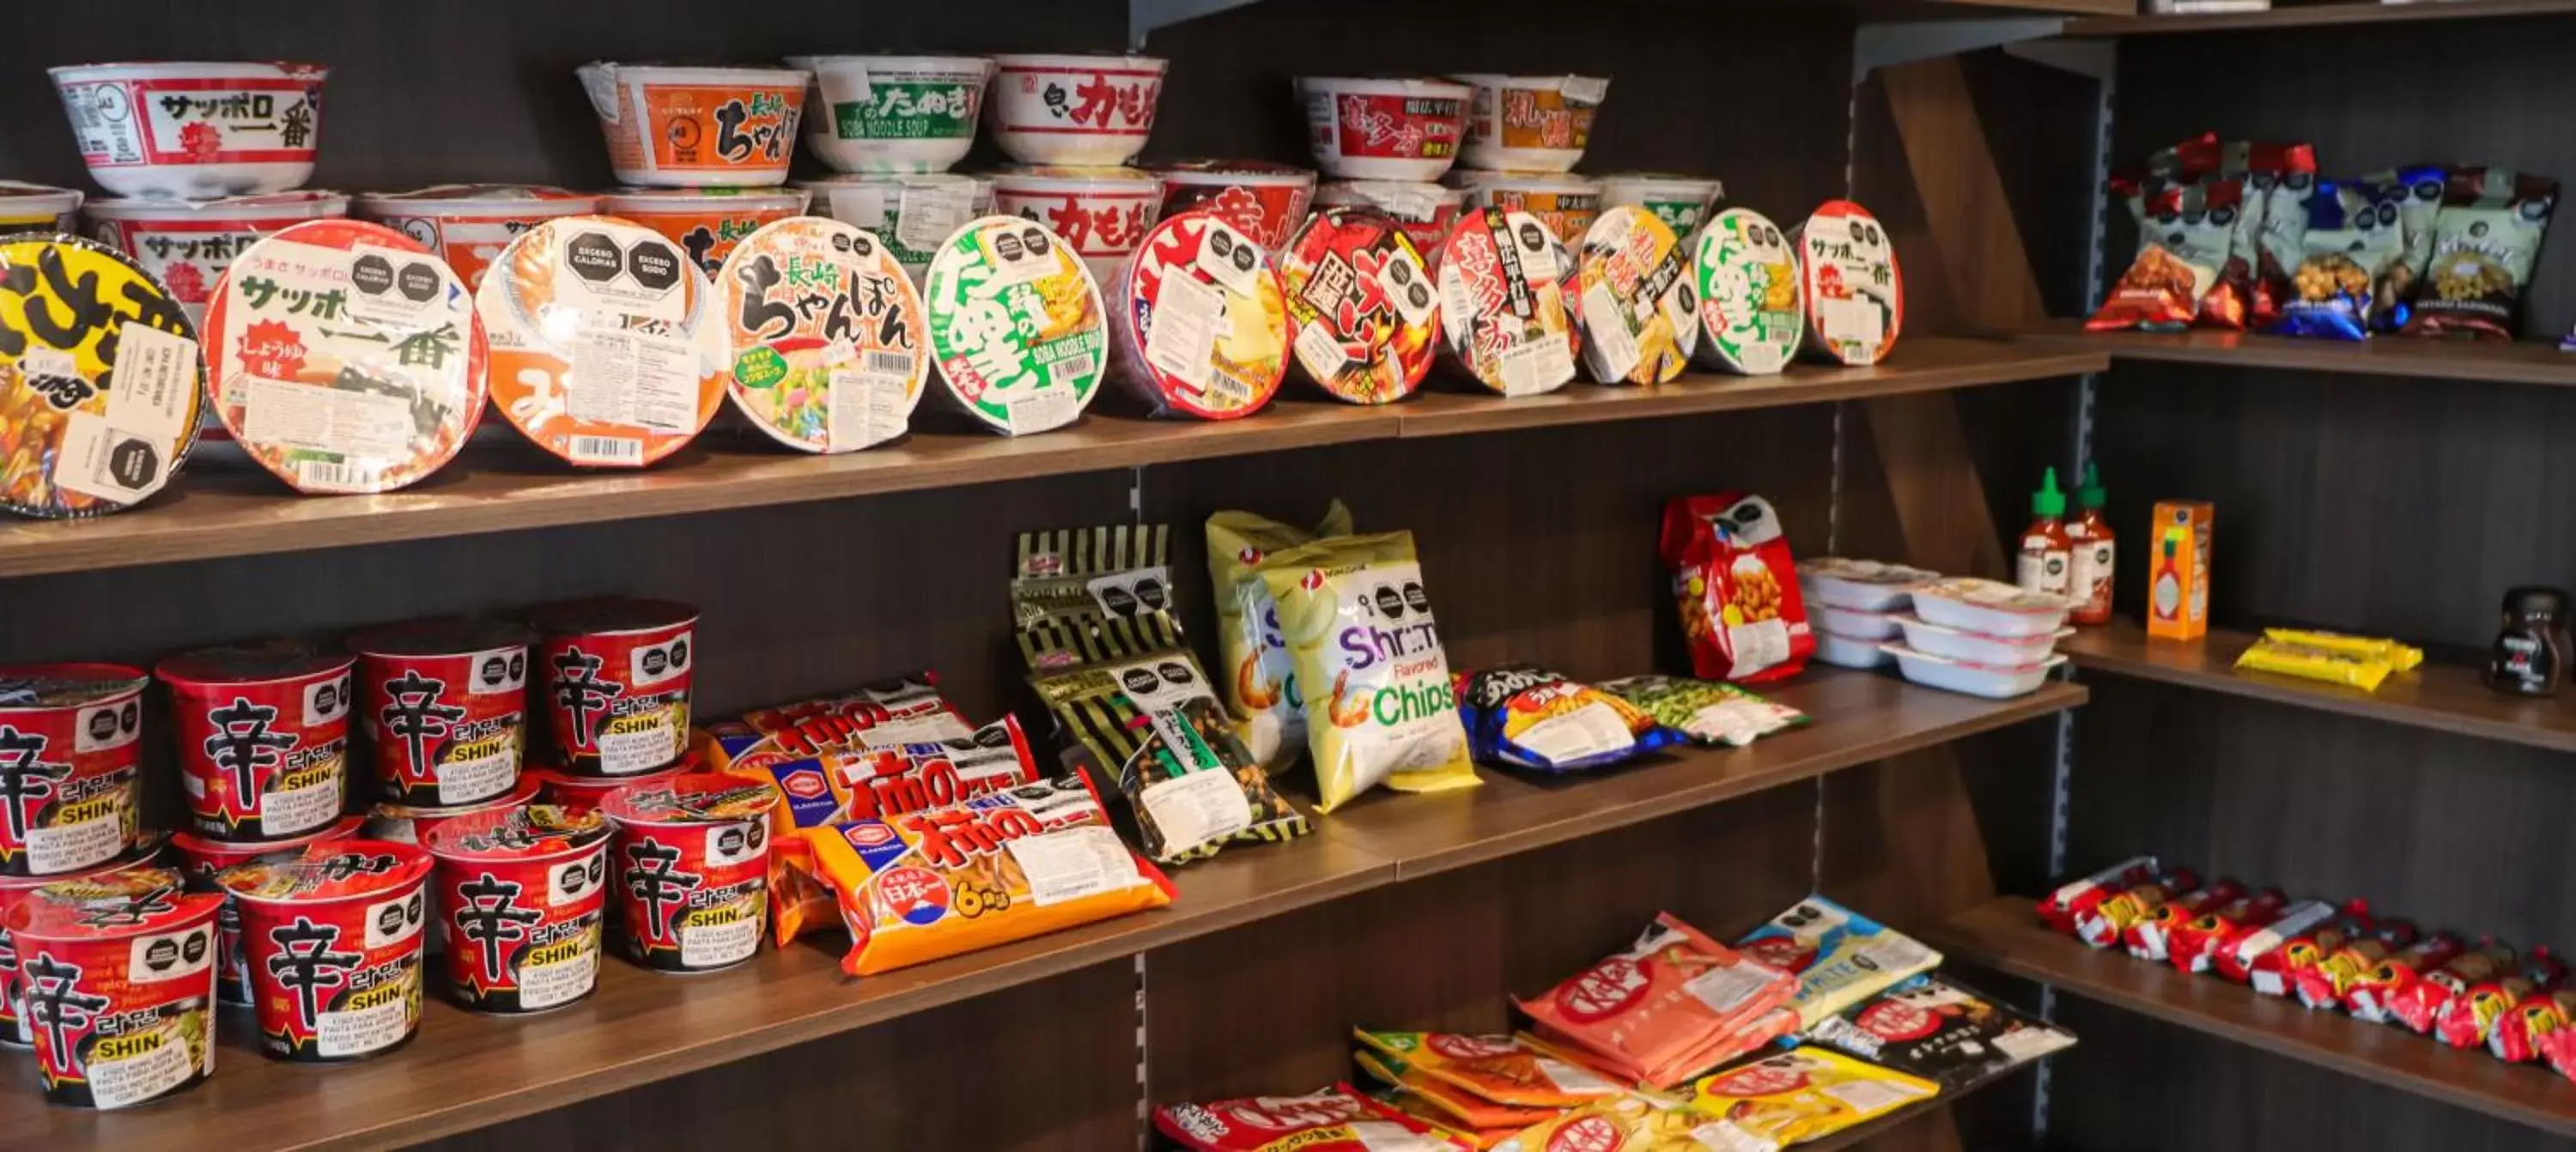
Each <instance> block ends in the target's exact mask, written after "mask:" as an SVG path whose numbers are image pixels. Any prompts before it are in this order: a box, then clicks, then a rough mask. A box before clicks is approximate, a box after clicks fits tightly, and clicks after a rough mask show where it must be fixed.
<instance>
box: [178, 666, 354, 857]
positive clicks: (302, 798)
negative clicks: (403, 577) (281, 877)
mask: <svg viewBox="0 0 2576 1152" xmlns="http://www.w3.org/2000/svg"><path fill="white" fill-rule="evenodd" d="M356 662H357V661H356V658H355V657H351V656H325V655H321V654H318V653H316V652H314V651H313V650H312V649H311V648H308V647H306V646H304V645H302V644H300V643H297V642H295V641H291V640H272V641H263V642H259V643H255V644H236V645H228V646H225V647H220V648H206V649H201V650H199V651H195V652H189V653H185V654H183V655H178V656H173V657H170V658H169V659H167V660H163V661H162V662H161V663H160V664H159V665H158V666H156V667H155V668H153V670H152V674H153V675H154V676H156V677H159V678H160V680H161V682H162V683H164V684H167V685H169V686H170V713H171V719H172V722H173V723H174V725H175V726H176V727H177V729H178V734H179V773H180V778H179V782H180V784H181V785H182V786H183V787H184V788H185V790H186V791H187V793H188V816H189V820H190V822H191V823H192V824H193V825H194V826H195V828H196V830H197V831H198V832H201V833H204V834H205V835H207V836H211V837H213V838H215V839H217V840H228V841H232V842H235V843H242V842H249V841H263V840H268V841H274V840H292V839H295V838H296V837H299V836H307V835H311V834H312V833H315V832H319V831H321V830H323V829H325V828H328V827H330V826H331V825H332V823H333V822H335V821H337V820H339V819H340V811H341V809H342V807H343V806H344V805H345V803H346V801H347V799H348V794H349V788H348V759H349V706H350V704H351V703H352V700H351V696H350V690H349V668H350V666H351V665H352V664H355V663H356Z"/></svg>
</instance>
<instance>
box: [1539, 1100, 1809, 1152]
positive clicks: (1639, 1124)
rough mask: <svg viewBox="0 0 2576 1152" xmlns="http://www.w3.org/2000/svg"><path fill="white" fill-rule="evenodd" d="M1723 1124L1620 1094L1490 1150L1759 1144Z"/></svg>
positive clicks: (1717, 1150)
mask: <svg viewBox="0 0 2576 1152" xmlns="http://www.w3.org/2000/svg"><path fill="white" fill-rule="evenodd" d="M1725 1127H1726V1126H1725V1124H1724V1122H1723V1121H1718V1120H1712V1119H1710V1118H1709V1117H1707V1116H1704V1115H1701V1114H1700V1113H1698V1112H1696V1111H1692V1110H1689V1109H1685V1108H1667V1107H1662V1106H1660V1105H1658V1104H1656V1103H1655V1102H1654V1101H1652V1100H1649V1099H1646V1098H1644V1097H1641V1096H1620V1097H1616V1098H1613V1099H1609V1100H1599V1101H1595V1102H1593V1103H1590V1104H1586V1105H1584V1106H1583V1107H1580V1108H1577V1109H1574V1110H1573V1111H1570V1112H1567V1113H1566V1114H1565V1115H1563V1116H1559V1117H1557V1118H1556V1119H1554V1120H1549V1121H1546V1122H1544V1123H1540V1124H1534V1125H1531V1126H1530V1127H1528V1128H1524V1129H1522V1130H1521V1131H1520V1133H1519V1134H1518V1135H1516V1136H1513V1137H1512V1138H1511V1139H1508V1140H1505V1141H1503V1142H1502V1143H1500V1144H1496V1145H1494V1152H1566V1150H1568V1149H1581V1150H1582V1152H1744V1150H1745V1149H1752V1148H1758V1147H1760V1145H1758V1144H1751V1143H1740V1142H1736V1141H1734V1140H1732V1139H1730V1138H1731V1137H1733V1136H1734V1135H1735V1134H1734V1133H1733V1132H1730V1131H1726V1130H1725Z"/></svg>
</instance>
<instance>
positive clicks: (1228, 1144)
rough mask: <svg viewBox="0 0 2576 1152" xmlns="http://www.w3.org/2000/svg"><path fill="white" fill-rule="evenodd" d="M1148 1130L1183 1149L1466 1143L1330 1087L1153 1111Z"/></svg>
mask: <svg viewBox="0 0 2576 1152" xmlns="http://www.w3.org/2000/svg"><path fill="white" fill-rule="evenodd" d="M1154 1130H1155V1131H1158V1132H1161V1133H1162V1134H1163V1135H1164V1136H1165V1137H1167V1138H1169V1139H1171V1140H1172V1141H1173V1142H1175V1143H1177V1144H1179V1145H1180V1146H1181V1147H1183V1148H1187V1149H1190V1150H1191V1152H1451V1150H1453V1149H1454V1150H1459V1152H1466V1150H1467V1149H1469V1148H1470V1147H1471V1146H1470V1145H1468V1144H1466V1143H1464V1142H1462V1141H1459V1140H1457V1139H1454V1138H1451V1137H1447V1136H1442V1135H1438V1134H1436V1133H1435V1132H1434V1131H1433V1130H1432V1128H1431V1126H1430V1125H1428V1124H1425V1123H1423V1122H1422V1121H1421V1120H1418V1119H1416V1118H1414V1117H1412V1116H1408V1115H1406V1114H1405V1113H1404V1112H1402V1111H1400V1110H1398V1109H1396V1108H1393V1107H1390V1106H1388V1105H1385V1104H1381V1103H1379V1102H1378V1101H1376V1100H1372V1099H1370V1098H1368V1097H1367V1096H1364V1095H1361V1094H1360V1091H1359V1089H1356V1088H1353V1087H1351V1086H1350V1085H1348V1084H1335V1085H1333V1086H1332V1087H1330V1088H1327V1089H1325V1090H1323V1091H1321V1092H1317V1093H1314V1094H1312V1095H1308V1096H1252V1097H1246V1098H1244V1099H1240V1100H1211V1101H1208V1102H1207V1103H1205V1104H1170V1105H1165V1106H1164V1107H1161V1108H1157V1109H1155V1110H1154Z"/></svg>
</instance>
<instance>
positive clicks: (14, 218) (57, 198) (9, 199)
mask: <svg viewBox="0 0 2576 1152" xmlns="http://www.w3.org/2000/svg"><path fill="white" fill-rule="evenodd" d="M80 206H81V194H80V193H78V192H75V191H73V190H72V189H69V188H53V187H48V186H46V185H43V184H21V183H19V182H18V181H15V180H0V236H7V235H10V234H12V233H17V232H78V231H80Z"/></svg>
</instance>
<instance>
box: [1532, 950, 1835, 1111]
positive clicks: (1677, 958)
mask: <svg viewBox="0 0 2576 1152" xmlns="http://www.w3.org/2000/svg"><path fill="white" fill-rule="evenodd" d="M1796 990H1797V981H1796V980H1795V979H1794V978H1792V977H1791V976H1790V975H1789V973H1787V972H1784V971H1781V970H1780V969H1778V968H1775V967H1772V966H1771V965H1769V964H1766V963H1763V962H1762V961H1760V960H1757V959H1755V958H1753V957H1751V956H1747V955H1745V954H1743V953H1740V952H1738V951H1736V950H1735V949H1732V948H1729V947H1727V946H1726V945H1723V944H1720V943H1718V942H1717V941H1715V940H1713V939H1710V938H1709V937H1708V936H1707V935H1706V934H1705V933H1702V932H1701V931H1700V930H1699V929H1697V928H1693V927H1691V926H1690V925H1688V924H1685V923H1683V922H1682V921H1681V920H1680V918H1678V917H1676V916H1674V915H1673V914H1672V913H1669V912H1666V913H1662V914H1660V915H1658V916H1656V917H1655V922H1654V923H1653V924H1650V925H1648V926H1647V927H1646V931H1645V933H1644V934H1643V935H1640V936H1639V937H1638V938H1637V942H1636V944H1635V945H1633V946H1631V947H1630V948H1629V949H1628V950H1627V951H1625V952H1621V953H1619V954H1617V955H1614V956H1610V957H1608V958H1606V959H1603V960H1602V961H1600V962H1599V963H1596V964H1594V965H1593V966H1591V967H1590V968H1586V969H1584V970H1583V971H1581V972H1578V973H1575V974H1574V975H1573V976H1572V977H1570V978H1568V979H1567V980H1566V981H1565V982H1564V983H1562V984H1559V985H1557V986H1556V987H1555V988H1553V989H1550V990H1549V991H1548V992H1547V994H1545V995H1543V996H1541V997H1539V998H1537V999H1535V1000H1515V1001H1514V1002H1515V1003H1517V1004H1519V1005H1520V1009H1521V1011H1523V1012H1526V1013H1528V1014H1529V1017H1530V1019H1531V1020H1533V1021H1535V1022H1536V1023H1537V1024H1538V1026H1539V1029H1540V1031H1541V1033H1542V1034H1543V1035H1545V1036H1546V1037H1548V1038H1549V1039H1552V1040H1558V1041H1561V1042H1563V1043H1566V1044H1570V1045H1573V1046H1575V1047H1578V1048H1581V1049H1583V1050H1584V1051H1586V1052H1588V1053H1589V1054H1591V1055H1592V1056H1594V1057H1597V1058H1599V1059H1600V1060H1601V1061H1602V1062H1603V1063H1604V1064H1605V1065H1606V1066H1608V1067H1611V1068H1615V1069H1616V1070H1617V1071H1618V1072H1619V1073H1620V1074H1622V1075H1633V1076H1634V1077H1635V1078H1636V1079H1637V1081H1638V1082H1640V1083H1643V1084H1649V1085H1652V1086H1655V1087H1667V1086H1670V1085H1674V1084H1679V1083H1681V1082H1682V1081H1684V1080H1688V1079H1690V1078H1691V1077H1693V1076H1696V1075H1699V1074H1700V1073H1701V1072H1702V1071H1705V1070H1706V1069H1708V1068H1709V1067H1711V1066H1713V1065H1715V1064H1717V1063H1719V1062H1720V1061H1723V1060H1726V1059H1728V1058H1730V1057H1733V1056H1737V1055H1741V1054H1742V1053H1744V1052H1745V1051H1748V1050H1750V1049H1752V1048H1754V1047H1756V1046H1759V1045H1760V1044H1762V1043H1764V1042H1766V1041H1768V1040H1769V1039H1771V1038H1772V1037H1774V1036H1777V1035H1779V1034H1780V1033H1781V1032H1782V1031H1785V1030H1786V1029H1787V1028H1789V1027H1791V1026H1794V1024H1795V1019H1794V1016H1793V1014H1792V1013H1789V1012H1786V1011H1783V1009H1785V1008H1786V1006H1787V1005H1788V1003H1789V1000H1790V997H1791V996H1793V995H1794V994H1795V993H1796Z"/></svg>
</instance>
